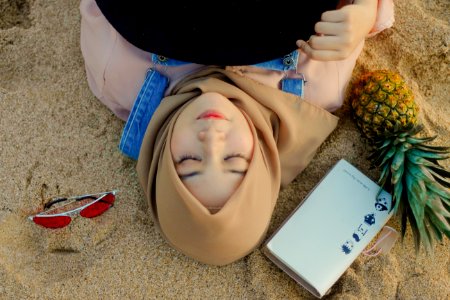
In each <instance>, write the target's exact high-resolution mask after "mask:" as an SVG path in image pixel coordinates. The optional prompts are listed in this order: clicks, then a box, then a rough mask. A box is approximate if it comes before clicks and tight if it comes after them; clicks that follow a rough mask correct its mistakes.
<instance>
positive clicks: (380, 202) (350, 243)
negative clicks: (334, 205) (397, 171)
mask: <svg viewBox="0 0 450 300" xmlns="http://www.w3.org/2000/svg"><path fill="white" fill-rule="evenodd" d="M374 206H375V211H374V212H369V213H367V214H366V215H365V216H364V217H363V218H362V219H363V220H362V222H361V223H360V224H359V225H358V227H356V228H355V230H354V232H353V233H352V236H351V238H350V239H347V240H346V241H345V242H344V243H343V244H342V246H341V250H342V252H344V253H345V254H350V253H351V252H352V250H353V248H354V247H355V245H356V243H359V242H361V241H362V240H363V239H364V236H365V235H366V234H367V232H368V231H369V229H370V227H371V226H373V225H374V224H375V223H376V219H377V216H378V214H380V213H383V212H384V211H387V210H388V209H389V203H388V200H387V197H386V193H385V192H383V193H380V195H379V196H378V197H377V199H376V200H375V205H374Z"/></svg>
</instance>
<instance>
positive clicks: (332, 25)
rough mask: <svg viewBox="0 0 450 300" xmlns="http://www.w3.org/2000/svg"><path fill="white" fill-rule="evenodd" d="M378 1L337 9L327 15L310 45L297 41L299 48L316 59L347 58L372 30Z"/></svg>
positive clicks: (357, 0)
mask: <svg viewBox="0 0 450 300" xmlns="http://www.w3.org/2000/svg"><path fill="white" fill-rule="evenodd" d="M377 3H378V1H377V0H355V1H354V3H353V4H350V5H346V6H344V7H342V8H340V9H337V10H331V11H327V12H324V13H323V14H322V18H321V20H320V22H317V23H316V25H315V27H314V30H315V31H316V35H312V36H311V37H310V39H309V41H308V42H305V41H303V40H298V41H297V46H298V47H299V48H300V49H301V50H302V51H303V52H305V53H306V55H308V56H309V57H310V58H312V59H315V60H323V61H328V60H342V59H345V58H347V57H348V56H349V55H350V54H351V53H352V52H353V50H354V49H355V48H356V46H357V45H358V44H359V43H360V42H361V41H362V40H364V39H365V37H366V35H367V34H368V33H369V32H370V30H371V29H372V27H373V25H374V23H375V19H376V14H377V5H378V4H377Z"/></svg>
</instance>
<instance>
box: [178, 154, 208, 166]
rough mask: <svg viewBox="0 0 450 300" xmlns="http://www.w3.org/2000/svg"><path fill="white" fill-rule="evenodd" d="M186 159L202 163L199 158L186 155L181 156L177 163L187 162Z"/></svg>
mask: <svg viewBox="0 0 450 300" xmlns="http://www.w3.org/2000/svg"><path fill="white" fill-rule="evenodd" d="M188 159H192V160H196V161H202V160H201V158H199V157H197V156H194V155H190V154H186V155H183V156H181V157H180V159H179V160H178V162H177V163H179V164H181V163H182V162H183V161H185V160H188Z"/></svg>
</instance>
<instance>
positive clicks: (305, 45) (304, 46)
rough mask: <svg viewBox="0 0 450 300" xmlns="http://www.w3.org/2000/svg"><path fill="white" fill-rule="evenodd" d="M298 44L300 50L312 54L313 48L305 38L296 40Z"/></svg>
mask: <svg viewBox="0 0 450 300" xmlns="http://www.w3.org/2000/svg"><path fill="white" fill-rule="evenodd" d="M296 44H297V47H298V48H299V49H300V50H302V51H303V52H304V53H305V54H306V55H308V56H311V53H312V51H313V49H312V48H311V46H310V45H309V44H308V43H307V42H305V41H304V40H298V41H297V42H296Z"/></svg>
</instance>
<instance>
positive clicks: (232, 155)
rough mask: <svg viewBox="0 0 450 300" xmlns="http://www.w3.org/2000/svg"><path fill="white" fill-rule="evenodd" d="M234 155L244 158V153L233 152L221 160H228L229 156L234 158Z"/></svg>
mask: <svg viewBox="0 0 450 300" xmlns="http://www.w3.org/2000/svg"><path fill="white" fill-rule="evenodd" d="M234 157H240V158H243V159H246V158H245V157H244V155H242V154H241V153H233V154H230V155H227V156H226V157H225V158H224V159H223V160H229V159H230V158H234Z"/></svg>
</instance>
